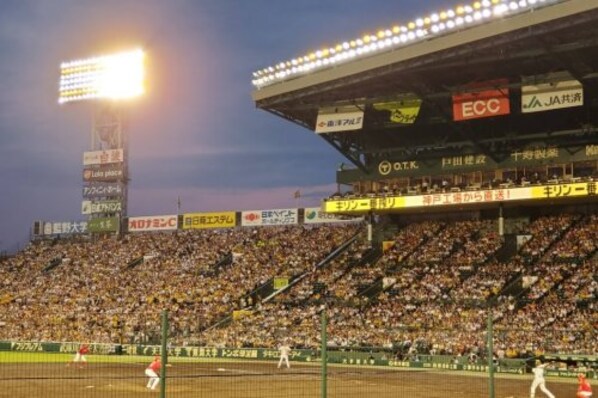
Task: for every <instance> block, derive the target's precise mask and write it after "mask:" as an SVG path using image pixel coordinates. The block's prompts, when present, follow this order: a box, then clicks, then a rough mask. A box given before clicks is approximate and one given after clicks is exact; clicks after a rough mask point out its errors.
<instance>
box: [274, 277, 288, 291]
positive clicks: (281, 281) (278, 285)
mask: <svg viewBox="0 0 598 398" xmlns="http://www.w3.org/2000/svg"><path fill="white" fill-rule="evenodd" d="M288 284H289V278H274V289H276V290H278V289H282V288H283V287H285V286H286V285H288Z"/></svg>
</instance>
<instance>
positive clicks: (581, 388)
mask: <svg viewBox="0 0 598 398" xmlns="http://www.w3.org/2000/svg"><path fill="white" fill-rule="evenodd" d="M577 381H578V382H579V384H578V387H577V398H589V397H591V396H592V387H591V386H590V382H589V381H588V380H587V379H586V375H584V374H583V373H580V374H578V375H577Z"/></svg>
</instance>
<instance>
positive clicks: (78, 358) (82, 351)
mask: <svg viewBox="0 0 598 398" xmlns="http://www.w3.org/2000/svg"><path fill="white" fill-rule="evenodd" d="M88 353H89V346H88V345H87V344H81V346H80V347H79V349H78V350H77V352H76V353H75V358H73V361H72V362H70V363H67V366H70V365H71V364H73V365H74V364H78V367H79V369H82V368H83V367H85V366H86V365H87V358H85V355H87V354H88Z"/></svg>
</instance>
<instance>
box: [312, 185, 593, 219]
mask: <svg viewBox="0 0 598 398" xmlns="http://www.w3.org/2000/svg"><path fill="white" fill-rule="evenodd" d="M596 185H597V183H596V182H593V181H592V182H576V183H571V184H564V183H562V184H552V185H542V186H534V187H529V186H528V187H516V188H499V189H487V190H474V191H459V192H442V193H432V194H428V195H407V196H390V197H389V196H386V197H379V198H358V199H333V200H326V201H325V202H324V211H325V212H326V213H364V212H368V211H370V210H394V209H406V208H418V207H419V208H421V207H439V206H456V205H458V206H463V205H475V204H484V203H500V202H512V201H521V200H543V199H558V198H568V197H583V196H596Z"/></svg>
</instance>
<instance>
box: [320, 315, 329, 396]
mask: <svg viewBox="0 0 598 398" xmlns="http://www.w3.org/2000/svg"><path fill="white" fill-rule="evenodd" d="M321 320H322V322H321V323H322V326H321V327H322V348H321V352H322V394H321V398H326V396H327V395H328V392H327V388H328V386H327V381H328V380H327V377H328V376H327V370H328V353H327V352H326V347H327V346H328V337H327V335H326V327H327V325H326V324H327V319H326V306H325V305H324V306H322V314H321Z"/></svg>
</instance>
